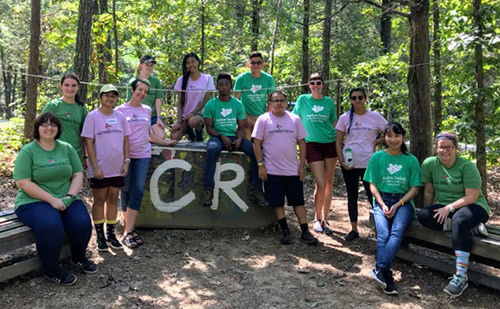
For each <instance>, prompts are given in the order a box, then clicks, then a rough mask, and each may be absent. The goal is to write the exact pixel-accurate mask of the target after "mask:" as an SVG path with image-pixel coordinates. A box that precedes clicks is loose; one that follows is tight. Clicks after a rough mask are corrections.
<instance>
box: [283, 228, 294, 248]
mask: <svg viewBox="0 0 500 309" xmlns="http://www.w3.org/2000/svg"><path fill="white" fill-rule="evenodd" d="M280 242H281V244H282V245H290V244H291V243H292V233H291V232H290V230H284V231H283V233H282V234H281V240H280Z"/></svg>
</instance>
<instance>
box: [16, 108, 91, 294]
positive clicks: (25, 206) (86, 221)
mask: <svg viewBox="0 0 500 309" xmlns="http://www.w3.org/2000/svg"><path fill="white" fill-rule="evenodd" d="M61 132H62V130H61V122H60V120H59V118H58V117H57V116H56V115H55V114H52V113H43V114H41V115H40V116H38V117H37V118H36V119H35V124H34V128H33V137H34V138H35V140H34V141H33V142H31V143H29V144H27V145H25V146H24V147H23V148H22V149H21V151H19V154H18V155H17V160H16V164H15V167H14V180H15V181H16V185H17V187H18V188H19V192H18V194H17V197H16V203H15V211H16V214H17V217H18V218H19V220H21V221H22V222H23V223H24V224H26V225H27V226H29V227H31V228H32V229H33V231H34V232H35V236H36V249H37V252H38V257H39V258H40V261H41V262H42V265H43V267H44V270H45V277H46V278H47V279H49V280H51V281H54V282H56V283H60V284H63V285H72V284H74V283H75V282H76V277H75V275H73V274H70V273H67V272H65V271H64V270H63V269H61V267H60V266H59V256H60V255H61V247H62V243H63V238H64V234H66V235H67V237H68V241H69V246H70V248H71V256H72V259H73V263H75V265H76V266H77V267H78V268H79V269H80V270H81V271H83V272H85V273H95V272H97V266H96V265H95V264H94V263H92V262H91V261H89V260H88V259H87V258H86V257H85V250H86V249H87V245H88V243H89V240H90V235H91V234H92V224H91V221H90V216H89V213H88V212H87V209H86V208H85V205H84V204H83V202H82V200H81V199H80V198H79V197H78V196H77V194H78V192H80V189H81V187H82V182H83V172H82V163H81V161H80V157H79V156H78V154H77V152H76V150H75V149H74V148H73V146H71V145H70V144H68V143H65V142H62V141H59V140H58V138H59V137H60V136H61Z"/></svg>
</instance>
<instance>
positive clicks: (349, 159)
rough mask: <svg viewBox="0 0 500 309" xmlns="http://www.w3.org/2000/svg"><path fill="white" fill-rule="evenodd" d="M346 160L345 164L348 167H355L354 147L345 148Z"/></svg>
mask: <svg viewBox="0 0 500 309" xmlns="http://www.w3.org/2000/svg"><path fill="white" fill-rule="evenodd" d="M344 161H345V164H346V165H347V166H348V167H353V163H352V149H351V148H346V149H345V156H344Z"/></svg>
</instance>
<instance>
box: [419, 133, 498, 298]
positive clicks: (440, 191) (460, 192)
mask: <svg viewBox="0 0 500 309" xmlns="http://www.w3.org/2000/svg"><path fill="white" fill-rule="evenodd" d="M436 148H437V154H438V155H437V156H435V157H430V158H427V159H425V161H424V162H423V163H422V182H423V183H424V184H425V189H424V206H428V207H427V208H424V209H422V211H421V212H420V213H419V215H418V220H419V221H420V223H421V224H422V225H424V226H426V227H428V228H431V229H434V230H443V231H446V230H450V229H451V239H452V245H453V249H454V250H455V255H456V273H455V275H454V276H453V278H452V279H451V281H450V283H449V284H448V285H447V286H446V287H445V289H444V291H445V292H446V293H448V294H449V295H451V296H452V297H458V296H460V295H462V292H463V291H464V290H465V289H466V288H467V286H468V282H467V266H468V263H469V255H470V250H471V247H472V234H471V229H472V228H474V227H475V226H477V225H478V224H480V223H485V222H486V221H487V220H488V218H489V212H490V208H489V206H488V203H487V202H486V199H485V198H484V196H483V193H482V192H481V176H480V175H479V171H478V169H477V167H476V165H475V164H474V163H472V162H470V161H469V160H467V159H465V158H462V157H460V156H458V155H457V148H458V142H457V137H456V136H455V134H453V133H450V132H444V133H441V134H439V135H438V136H437V137H436ZM434 197H435V199H436V203H435V204H433V201H434Z"/></svg>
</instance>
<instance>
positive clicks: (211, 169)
mask: <svg viewBox="0 0 500 309" xmlns="http://www.w3.org/2000/svg"><path fill="white" fill-rule="evenodd" d="M232 87H233V85H232V79H231V75H229V74H228V73H220V74H219V75H218V76H217V90H218V92H219V95H218V96H217V97H215V98H212V99H211V100H210V101H208V102H207V104H206V105H205V109H204V111H203V118H205V127H206V128H207V133H208V135H210V139H209V140H208V142H207V154H206V157H205V180H204V188H205V193H204V194H203V206H206V207H209V206H212V200H213V197H214V187H215V181H214V175H215V164H216V162H217V156H218V155H219V153H220V152H221V151H222V149H226V150H229V151H231V150H240V151H243V152H244V153H245V154H246V155H248V156H249V157H250V184H251V186H250V187H249V188H248V191H247V193H248V198H249V199H250V200H251V201H255V202H257V203H258V204H259V205H260V206H267V205H268V204H267V201H266V199H265V197H264V195H263V193H262V191H261V188H262V184H261V182H260V180H259V176H258V168H257V161H256V160H255V155H254V153H253V145H252V143H251V142H250V141H249V140H248V139H246V138H244V137H243V128H244V121H245V118H246V116H245V108H244V107H243V105H242V104H241V102H240V101H239V100H238V99H236V98H234V97H233V96H231V91H232Z"/></svg>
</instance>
